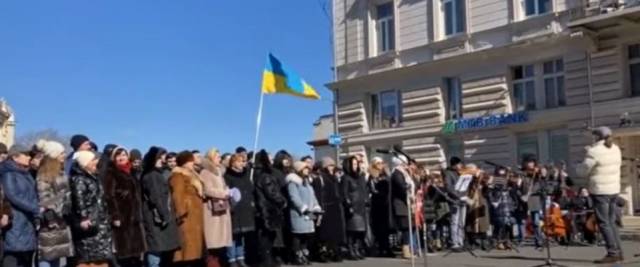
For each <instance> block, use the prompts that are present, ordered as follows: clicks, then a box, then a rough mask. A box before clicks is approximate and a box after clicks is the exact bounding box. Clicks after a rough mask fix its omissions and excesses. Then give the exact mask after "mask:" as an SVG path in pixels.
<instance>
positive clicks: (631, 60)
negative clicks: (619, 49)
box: [627, 44, 640, 96]
mask: <svg viewBox="0 0 640 267" xmlns="http://www.w3.org/2000/svg"><path fill="white" fill-rule="evenodd" d="M634 45H637V46H638V49H639V50H640V44H632V45H629V46H628V48H627V53H628V49H629V48H630V47H632V46H634ZM638 52H640V51H638ZM627 60H628V62H629V64H628V71H629V94H630V95H632V96H633V87H632V86H633V84H632V83H631V79H632V78H633V77H631V75H632V73H631V66H634V65H637V66H638V67H640V55H639V56H638V57H635V58H631V55H628V56H627ZM639 80H640V79H639ZM636 86H640V84H638V85H636ZM639 93H640V92H639ZM636 96H640V94H639V95H636Z"/></svg>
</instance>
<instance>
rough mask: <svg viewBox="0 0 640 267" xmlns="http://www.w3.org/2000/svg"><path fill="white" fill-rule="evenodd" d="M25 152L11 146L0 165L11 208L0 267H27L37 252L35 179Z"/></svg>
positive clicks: (20, 147) (38, 212)
mask: <svg viewBox="0 0 640 267" xmlns="http://www.w3.org/2000/svg"><path fill="white" fill-rule="evenodd" d="M29 151H30V150H29V149H28V148H25V147H22V146H19V145H14V146H13V147H12V148H11V150H10V151H9V158H8V159H7V160H5V161H4V162H2V163H1V164H0V181H1V182H2V188H3V189H4V193H5V197H6V198H7V200H8V201H9V204H11V213H12V216H13V218H12V221H11V226H10V228H9V229H8V230H7V232H5V239H4V243H3V245H4V249H5V256H4V258H3V261H2V265H3V266H11V267H13V266H16V267H31V265H32V263H33V253H34V251H35V250H36V249H37V243H36V229H35V225H34V221H35V219H36V217H37V216H38V215H39V214H40V208H39V206H38V192H37V191H36V184H35V179H33V177H31V175H30V174H29V161H30V157H29Z"/></svg>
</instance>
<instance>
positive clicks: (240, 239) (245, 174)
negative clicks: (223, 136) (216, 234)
mask: <svg viewBox="0 0 640 267" xmlns="http://www.w3.org/2000/svg"><path fill="white" fill-rule="evenodd" d="M250 175H251V171H250V170H249V169H247V168H246V162H245V161H244V157H243V156H241V155H240V154H234V155H233V156H231V160H230V162H229V168H228V169H227V171H226V172H225V174H224V180H225V182H226V183H227V186H229V188H230V189H234V188H235V189H237V190H238V191H240V196H241V197H240V201H239V202H237V203H233V205H232V208H231V224H232V226H233V246H232V247H229V248H227V258H228V260H229V264H230V265H231V266H239V267H246V266H247V265H246V263H245V247H246V244H248V243H249V242H250V240H248V238H249V235H250V234H251V233H253V232H254V231H255V230H256V221H255V214H256V208H255V199H254V194H255V192H254V190H255V188H254V186H253V183H252V182H251V177H250Z"/></svg>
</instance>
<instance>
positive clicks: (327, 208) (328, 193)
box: [312, 172, 346, 245]
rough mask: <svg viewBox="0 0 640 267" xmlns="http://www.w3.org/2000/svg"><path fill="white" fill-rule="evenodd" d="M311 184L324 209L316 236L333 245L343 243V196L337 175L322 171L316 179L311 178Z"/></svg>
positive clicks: (344, 239)
mask: <svg viewBox="0 0 640 267" xmlns="http://www.w3.org/2000/svg"><path fill="white" fill-rule="evenodd" d="M312 186H313V190H314V192H315V194H316V199H317V200H318V203H319V204H320V207H322V210H324V214H323V215H322V221H321V222H320V225H319V227H318V229H316V236H317V237H318V239H319V240H320V241H323V242H328V243H333V244H335V245H339V244H342V243H344V242H345V241H346V238H345V219H344V209H343V208H342V203H343V196H342V194H341V187H340V182H339V181H338V177H336V176H335V175H331V174H329V173H326V172H322V173H321V175H320V176H319V177H318V178H317V179H314V180H313V183H312Z"/></svg>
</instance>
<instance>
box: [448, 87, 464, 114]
mask: <svg viewBox="0 0 640 267" xmlns="http://www.w3.org/2000/svg"><path fill="white" fill-rule="evenodd" d="M444 83H445V90H446V97H447V112H446V114H447V119H448V120H453V119H462V118H463V116H464V113H463V110H462V97H463V95H462V81H461V80H460V78H458V77H450V78H445V79H444ZM452 85H453V86H456V88H457V90H456V92H457V94H458V95H457V96H458V99H457V100H456V102H457V105H458V108H457V112H456V114H452V112H451V103H452V99H451V92H452V88H451V86H452Z"/></svg>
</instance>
